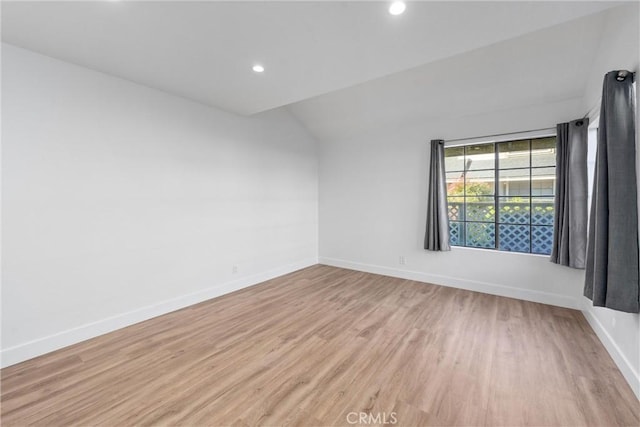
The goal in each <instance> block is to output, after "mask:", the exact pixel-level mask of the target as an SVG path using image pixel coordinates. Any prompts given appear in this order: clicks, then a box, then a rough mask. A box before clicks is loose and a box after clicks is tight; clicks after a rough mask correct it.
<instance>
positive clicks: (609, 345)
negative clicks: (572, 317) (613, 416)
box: [582, 304, 640, 400]
mask: <svg viewBox="0 0 640 427" xmlns="http://www.w3.org/2000/svg"><path fill="white" fill-rule="evenodd" d="M582 314H583V315H584V317H585V318H586V319H587V322H589V325H590V326H591V329H593V331H594V332H595V333H596V336H597V337H598V339H600V342H601V343H602V345H604V348H605V349H606V350H607V352H609V355H610V356H611V358H612V359H613V361H614V362H615V364H616V366H618V369H620V372H622V375H623V376H624V378H625V379H626V380H627V383H629V386H630V387H631V390H633V392H634V393H635V395H636V397H637V398H638V400H640V375H638V372H636V371H635V369H633V366H632V365H631V363H630V362H629V359H627V358H626V356H625V355H624V353H622V351H621V350H620V347H618V345H617V344H616V342H615V341H614V339H613V338H612V337H611V335H609V332H608V331H607V329H606V328H605V327H604V325H603V324H602V322H600V320H599V319H598V318H597V317H596V316H594V314H593V311H592V309H591V306H587V305H586V304H585V307H584V308H583V310H582Z"/></svg>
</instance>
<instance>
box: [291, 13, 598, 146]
mask: <svg viewBox="0 0 640 427" xmlns="http://www.w3.org/2000/svg"><path fill="white" fill-rule="evenodd" d="M606 16H607V13H606V12H605V13H600V14H595V15H591V16H588V17H585V18H580V19H577V20H574V21H571V22H569V23H565V24H561V25H557V26H554V27H551V28H547V29H544V30H540V31H537V32H533V33H529V34H526V35H524V36H520V37H517V38H513V39H510V40H507V41H502V42H498V43H496V44H493V45H490V46H486V47H483V48H479V49H476V50H473V51H470V52H465V53H462V54H459V55H455V56H452V57H450V58H447V59H444V60H440V61H436V62H432V63H429V64H426V65H421V66H419V67H416V68H412V69H410V70H406V71H402V72H399V73H395V74H392V75H389V76H386V77H382V78H379V79H375V80H371V81H368V82H365V83H362V84H359V85H355V86H352V87H350V88H347V89H343V90H339V91H335V92H332V93H329V94H325V95H321V96H318V97H315V98H311V99H307V100H304V101H301V102H298V103H294V104H292V105H290V106H289V107H288V108H289V109H290V111H291V112H292V113H293V114H294V115H295V116H296V117H297V118H298V119H299V120H300V121H301V122H303V123H304V124H305V125H306V126H307V128H308V129H309V130H310V131H311V133H313V134H314V135H315V136H316V137H317V138H318V139H320V140H327V139H329V140H330V139H336V138H348V137H350V136H354V135H357V134H361V133H371V132H375V130H376V129H383V128H392V127H393V126H401V125H412V124H417V123H420V122H422V123H425V122H430V121H434V120H438V119H444V118H448V119H455V118H461V117H466V116H470V115H476V114H478V115H480V114H486V113H490V112H499V111H507V110H510V109H515V108H524V107H530V106H537V105H538V106H539V105H545V104H550V103H556V102H562V101H566V100H572V99H580V98H582V97H583V95H584V91H585V86H586V84H587V80H588V78H589V76H590V71H591V68H592V65H593V61H594V58H595V53H596V52H597V50H598V46H599V41H600V36H601V34H602V29H603V26H604V22H605V20H606ZM581 113H582V112H581ZM584 113H586V111H585V112H584Z"/></svg>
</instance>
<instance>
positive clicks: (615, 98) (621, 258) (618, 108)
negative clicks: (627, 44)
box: [584, 71, 640, 313]
mask: <svg viewBox="0 0 640 427" xmlns="http://www.w3.org/2000/svg"><path fill="white" fill-rule="evenodd" d="M634 107H635V103H634V91H633V74H631V73H628V72H627V76H626V77H625V78H624V79H621V80H619V79H618V72H617V71H612V72H610V73H607V74H606V75H605V78H604V87H603V90H602V106H601V108H600V127H599V129H598V150H597V154H596V170H595V176H594V183H593V194H592V200H591V217H590V219H589V244H588V247H587V269H586V281H585V287H584V295H585V296H586V297H587V298H589V299H591V300H592V301H593V305H596V306H602V307H609V308H612V309H614V310H620V311H626V312H630V313H637V312H638V309H639V303H638V288H639V286H640V285H639V283H638V268H639V266H638V264H639V262H638V211H637V209H638V205H637V191H638V190H637V184H636V147H635V136H636V131H635V111H634V110H635V108H634Z"/></svg>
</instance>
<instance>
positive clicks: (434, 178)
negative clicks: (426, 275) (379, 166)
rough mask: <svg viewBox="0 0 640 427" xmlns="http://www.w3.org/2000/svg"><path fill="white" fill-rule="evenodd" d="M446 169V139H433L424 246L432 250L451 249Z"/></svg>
mask: <svg viewBox="0 0 640 427" xmlns="http://www.w3.org/2000/svg"><path fill="white" fill-rule="evenodd" d="M446 185H447V183H446V177H445V170H444V141H443V140H441V139H434V140H432V141H431V160H430V162H429V192H428V193H427V231H426V233H425V236H424V248H425V249H427V250H430V251H449V250H451V246H450V244H449V216H448V215H447V187H446Z"/></svg>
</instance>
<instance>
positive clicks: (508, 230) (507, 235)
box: [498, 224, 531, 252]
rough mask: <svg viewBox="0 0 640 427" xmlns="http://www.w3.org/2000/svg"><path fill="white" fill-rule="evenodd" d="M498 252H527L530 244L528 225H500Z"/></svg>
mask: <svg viewBox="0 0 640 427" xmlns="http://www.w3.org/2000/svg"><path fill="white" fill-rule="evenodd" d="M498 227H499V232H500V250H501V251H509V252H529V246H530V244H531V236H530V228H529V226H528V225H504V224H500V225H499V226H498Z"/></svg>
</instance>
